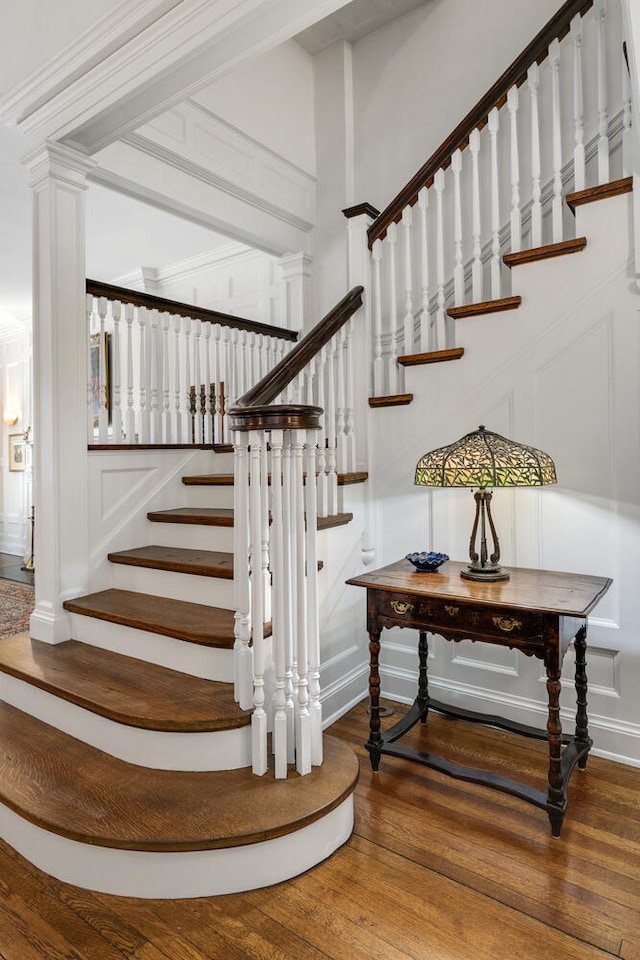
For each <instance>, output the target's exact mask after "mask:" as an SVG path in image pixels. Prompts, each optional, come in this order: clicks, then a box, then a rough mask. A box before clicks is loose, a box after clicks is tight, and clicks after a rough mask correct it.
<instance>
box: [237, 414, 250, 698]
mask: <svg viewBox="0 0 640 960" xmlns="http://www.w3.org/2000/svg"><path fill="white" fill-rule="evenodd" d="M233 453H234V484H233V518H234V522H233V541H234V543H233V556H234V563H233V569H234V574H233V593H234V606H235V610H236V613H235V623H234V635H235V643H234V696H235V699H236V700H237V702H238V703H239V704H240V707H241V708H242V709H243V710H250V709H251V707H252V706H253V653H252V649H251V646H250V642H251V601H250V597H251V588H250V583H249V526H248V520H249V473H248V434H247V433H246V432H244V431H240V430H238V431H236V432H235V434H234V450H233Z"/></svg>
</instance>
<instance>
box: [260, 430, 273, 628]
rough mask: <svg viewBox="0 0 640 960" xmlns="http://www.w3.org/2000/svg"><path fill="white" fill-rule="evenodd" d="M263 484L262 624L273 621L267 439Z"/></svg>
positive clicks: (263, 448)
mask: <svg viewBox="0 0 640 960" xmlns="http://www.w3.org/2000/svg"><path fill="white" fill-rule="evenodd" d="M261 477H262V483H261V486H260V516H261V518H262V537H261V540H260V569H261V571H262V622H263V623H269V621H270V620H271V571H270V569H269V458H268V452H267V443H266V438H265V442H264V444H263V447H262V465H261Z"/></svg>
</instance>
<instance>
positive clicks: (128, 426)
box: [124, 303, 138, 443]
mask: <svg viewBox="0 0 640 960" xmlns="http://www.w3.org/2000/svg"><path fill="white" fill-rule="evenodd" d="M124 315H125V319H126V321H127V412H126V414H125V420H124V430H125V433H126V435H127V443H137V441H138V437H137V435H136V415H135V411H134V409H133V391H134V385H133V317H134V306H133V304H132V303H127V304H126V305H125V308H124Z"/></svg>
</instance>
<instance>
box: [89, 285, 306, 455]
mask: <svg viewBox="0 0 640 960" xmlns="http://www.w3.org/2000/svg"><path fill="white" fill-rule="evenodd" d="M86 289H87V297H86V307H87V350H88V357H87V360H88V367H87V369H88V379H87V442H88V444H89V445H90V446H93V447H95V446H100V447H105V448H107V449H112V448H115V447H119V448H122V447H123V446H132V447H142V446H203V445H204V446H210V445H214V444H223V443H227V442H229V437H230V434H229V428H228V425H227V411H228V410H229V409H230V407H231V406H233V404H234V403H235V402H236V400H237V398H238V397H240V396H241V395H242V394H243V393H244V392H245V391H246V390H247V389H248V387H250V386H251V385H252V384H254V383H256V382H257V381H258V380H260V379H261V377H263V376H264V375H265V374H266V373H267V372H268V371H269V370H271V369H272V368H273V367H274V366H275V365H276V364H277V363H278V362H279V361H280V360H281V359H282V357H283V356H284V355H285V353H286V351H287V350H288V349H289V348H290V346H291V343H292V341H295V340H296V339H297V336H298V335H297V333H296V332H295V331H293V330H287V329H285V328H282V327H272V326H268V325H266V324H261V323H255V322H254V321H252V320H245V319H243V318H241V317H234V316H230V315H229V314H226V313H219V312H218V311H215V310H205V309H203V308H201V307H194V306H191V305H190V304H185V303H180V302H178V301H176V300H167V299H165V298H162V297H156V296H151V295H150V294H146V293H139V292H137V291H135V290H127V289H125V288H123V287H117V286H113V285H112V284H106V283H100V282H98V281H95V280H87V288H86Z"/></svg>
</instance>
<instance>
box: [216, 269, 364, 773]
mask: <svg viewBox="0 0 640 960" xmlns="http://www.w3.org/2000/svg"><path fill="white" fill-rule="evenodd" d="M362 293H363V288H362V287H355V288H354V289H353V290H351V291H350V293H348V294H347V295H346V296H345V297H344V298H343V299H342V300H341V301H340V303H339V304H337V306H336V307H335V308H334V309H333V310H331V311H330V312H329V313H328V314H327V315H326V316H325V317H324V318H323V320H321V321H320V323H319V324H318V325H317V326H316V327H315V328H314V329H313V330H312V331H311V332H310V333H309V334H307V336H306V337H304V339H303V340H301V341H300V343H298V344H297V345H296V346H295V347H294V348H293V349H292V350H291V352H290V353H289V354H288V355H287V356H286V357H284V358H283V359H282V360H281V361H280V362H279V363H278V364H277V365H276V367H274V369H273V370H272V371H271V372H270V373H268V374H267V375H266V376H265V377H264V378H263V379H262V380H261V381H260V382H259V383H258V384H256V386H255V387H253V388H252V389H250V390H249V391H248V392H247V393H245V394H244V396H242V397H241V398H240V400H239V402H238V404H237V406H235V407H234V408H233V409H232V410H231V411H230V412H229V422H230V427H231V430H232V431H233V437H234V450H235V469H234V590H235V609H236V643H235V669H236V674H235V689H236V699H237V700H238V702H239V703H240V706H241V707H243V708H244V709H251V708H253V715H252V761H253V771H254V773H256V774H260V775H261V774H263V773H265V772H266V770H267V767H268V754H267V733H268V731H269V730H272V731H273V747H272V748H273V753H274V755H275V775H276V777H279V778H283V777H286V776H287V766H288V764H292V763H295V765H296V770H297V771H298V773H299V774H306V773H309V772H310V771H311V768H312V766H314V765H319V764H321V763H322V708H321V703H320V634H319V617H318V581H317V575H318V550H317V528H318V517H320V518H322V517H326V516H333V515H335V514H337V511H338V484H337V471H338V470H339V469H341V470H343V471H349V470H353V465H355V457H356V450H355V436H354V433H353V404H352V400H351V398H350V395H349V388H348V385H349V383H350V382H351V381H352V378H351V376H350V370H351V364H352V359H353V358H352V355H351V324H350V318H351V317H352V316H353V314H354V313H355V312H356V311H357V310H358V309H359V308H360V306H361V304H362ZM273 401H280V402H276V403H274V402H273ZM269 621H270V622H271V642H270V643H269V640H268V638H267V637H266V636H265V629H264V627H265V623H268V622H269Z"/></svg>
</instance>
